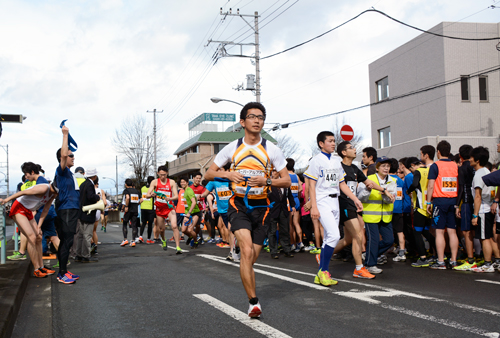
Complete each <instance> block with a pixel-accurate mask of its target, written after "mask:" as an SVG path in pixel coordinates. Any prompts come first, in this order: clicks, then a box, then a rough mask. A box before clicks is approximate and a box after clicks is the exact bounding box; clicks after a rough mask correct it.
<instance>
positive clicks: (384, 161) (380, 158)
mask: <svg viewBox="0 0 500 338" xmlns="http://www.w3.org/2000/svg"><path fill="white" fill-rule="evenodd" d="M375 163H376V164H379V163H391V159H390V158H388V157H387V156H382V157H379V158H377V161H376V162H375Z"/></svg>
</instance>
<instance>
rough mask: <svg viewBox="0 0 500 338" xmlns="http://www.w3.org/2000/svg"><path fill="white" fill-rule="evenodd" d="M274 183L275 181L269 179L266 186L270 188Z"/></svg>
mask: <svg viewBox="0 0 500 338" xmlns="http://www.w3.org/2000/svg"><path fill="white" fill-rule="evenodd" d="M272 183H273V181H272V180H271V179H270V178H268V179H267V180H266V185H267V186H270V185H271V184H272Z"/></svg>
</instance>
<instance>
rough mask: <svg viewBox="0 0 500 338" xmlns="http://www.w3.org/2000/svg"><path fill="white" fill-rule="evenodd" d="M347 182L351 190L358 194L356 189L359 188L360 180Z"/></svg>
mask: <svg viewBox="0 0 500 338" xmlns="http://www.w3.org/2000/svg"><path fill="white" fill-rule="evenodd" d="M346 183H347V186H348V187H349V189H350V190H351V192H352V193H353V194H354V195H356V189H357V188H358V182H356V181H349V182H346Z"/></svg>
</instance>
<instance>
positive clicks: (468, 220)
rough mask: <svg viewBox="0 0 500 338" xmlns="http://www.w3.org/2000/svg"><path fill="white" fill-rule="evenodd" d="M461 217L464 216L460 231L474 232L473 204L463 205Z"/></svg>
mask: <svg viewBox="0 0 500 338" xmlns="http://www.w3.org/2000/svg"><path fill="white" fill-rule="evenodd" d="M460 216H462V219H461V221H460V229H462V231H470V230H472V204H468V203H463V204H462V207H461V208H460Z"/></svg>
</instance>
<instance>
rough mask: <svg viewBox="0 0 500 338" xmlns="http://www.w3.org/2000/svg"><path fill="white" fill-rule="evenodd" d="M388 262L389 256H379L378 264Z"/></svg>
mask: <svg viewBox="0 0 500 338" xmlns="http://www.w3.org/2000/svg"><path fill="white" fill-rule="evenodd" d="M384 264H387V256H386V255H380V256H379V257H378V258H377V265H384Z"/></svg>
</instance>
